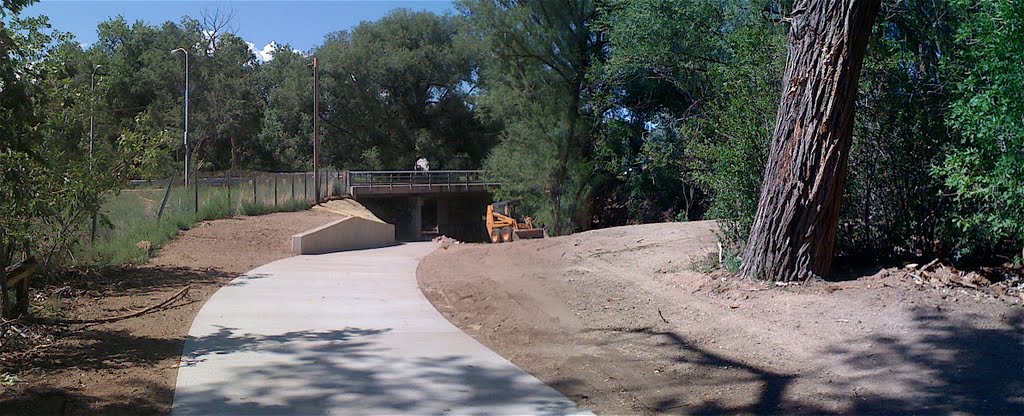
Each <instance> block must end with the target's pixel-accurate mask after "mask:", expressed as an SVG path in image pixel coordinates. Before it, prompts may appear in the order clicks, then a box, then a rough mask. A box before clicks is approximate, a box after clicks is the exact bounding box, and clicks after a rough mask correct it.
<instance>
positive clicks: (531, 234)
mask: <svg viewBox="0 0 1024 416" xmlns="http://www.w3.org/2000/svg"><path fill="white" fill-rule="evenodd" d="M513 232H514V233H515V234H516V239H517V240H518V239H520V238H522V239H529V238H544V237H547V236H548V233H547V231H545V230H544V229H543V228H530V229H525V230H515V231H513Z"/></svg>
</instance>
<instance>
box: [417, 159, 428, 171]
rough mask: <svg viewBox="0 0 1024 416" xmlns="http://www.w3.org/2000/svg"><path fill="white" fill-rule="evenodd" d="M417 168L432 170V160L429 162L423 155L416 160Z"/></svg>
mask: <svg viewBox="0 0 1024 416" xmlns="http://www.w3.org/2000/svg"><path fill="white" fill-rule="evenodd" d="M415 169H416V170H422V171H424V172H426V171H429V170H430V162H427V158H425V157H421V158H419V159H417V160H416V168H415Z"/></svg>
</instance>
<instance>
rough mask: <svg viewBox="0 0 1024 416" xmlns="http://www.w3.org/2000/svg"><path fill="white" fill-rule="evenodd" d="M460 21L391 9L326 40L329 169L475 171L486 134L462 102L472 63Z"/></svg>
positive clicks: (488, 140)
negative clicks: (421, 162)
mask: <svg viewBox="0 0 1024 416" xmlns="http://www.w3.org/2000/svg"><path fill="white" fill-rule="evenodd" d="M461 19H462V18H461V17H457V16H448V15H444V16H439V15H436V14H433V13H429V12H413V11H409V10H405V9H397V10H395V11H392V12H391V13H390V14H388V15H387V16H385V17H383V18H382V19H380V20H378V21H376V22H363V23H361V24H359V26H357V27H356V28H355V29H353V30H352V31H350V32H348V31H346V32H338V33H334V34H331V35H329V36H328V38H327V40H326V41H325V43H324V45H323V46H322V47H320V48H319V49H318V50H316V51H315V52H314V53H315V54H316V55H317V57H318V58H319V59H320V64H321V66H320V67H321V71H322V75H321V79H320V83H321V91H322V94H323V102H322V107H321V109H322V112H323V114H322V117H323V120H324V124H323V127H324V130H325V132H324V133H325V135H324V137H325V140H324V141H323V142H322V143H323V145H324V150H325V154H326V155H327V157H328V159H329V160H331V161H332V162H333V163H334V164H335V165H336V166H344V167H348V168H357V169H358V168H372V169H411V168H412V167H413V164H414V163H415V161H416V159H418V158H419V157H426V158H428V159H429V160H430V165H431V167H432V168H441V169H445V168H448V169H450V168H456V169H458V168H463V169H464V168H477V167H479V166H480V163H481V161H482V160H483V158H484V156H486V154H487V152H488V151H489V150H490V147H491V145H492V144H493V135H492V134H489V133H488V131H487V129H486V128H485V126H484V125H483V124H482V123H481V122H480V121H479V120H476V119H474V117H473V109H472V108H471V104H470V103H469V100H470V96H471V94H472V91H473V89H474V84H475V83H474V81H473V74H474V73H475V72H476V59H475V57H474V56H472V55H471V54H470V52H471V50H469V49H467V48H463V47H461V45H458V44H457V43H456V42H457V40H458V39H459V36H458V35H459V31H460V25H461V24H462V23H461Z"/></svg>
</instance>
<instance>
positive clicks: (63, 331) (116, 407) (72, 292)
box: [0, 267, 232, 415]
mask: <svg viewBox="0 0 1024 416" xmlns="http://www.w3.org/2000/svg"><path fill="white" fill-rule="evenodd" d="M231 277H232V276H231V275H230V274H227V273H222V272H218V271H215V270H196V269H190V268H182V267H116V268H113V267H112V268H107V269H102V270H100V271H96V272H89V273H77V274H64V275H61V276H57V277H53V278H50V279H48V280H46V281H40V282H38V284H39V285H40V286H43V287H41V288H40V289H38V290H37V291H36V292H34V293H37V294H39V296H40V297H41V298H42V299H43V300H38V299H37V300H36V301H35V302H36V304H37V306H45V305H46V304H47V303H50V302H51V301H49V300H46V299H47V298H49V299H53V300H57V301H60V302H61V305H62V306H60V312H61V315H63V316H64V317H74V318H99V317H106V316H116V315H120V314H123V313H126V312H130V311H132V310H137V309H140V308H142V307H145V306H149V305H151V304H154V303H156V302H159V301H160V300H162V299H165V298H167V297H168V296H170V294H172V293H174V292H176V291H177V290H179V289H181V288H183V287H184V286H186V285H192V288H193V291H200V290H202V291H212V290H215V289H216V287H217V286H220V285H222V284H224V283H225V282H227V281H228V279H230V278H231ZM190 296H191V292H190V294H188V295H186V297H185V298H183V299H179V300H177V301H175V302H173V303H171V304H170V305H169V307H166V308H161V309H157V310H155V311H153V312H150V313H147V314H143V315H141V316H139V317H135V318H130V319H127V320H122V321H117V322H114V323H111V324H103V325H63V326H61V325H39V324H31V326H30V327H29V329H30V330H31V331H32V333H33V334H37V335H38V336H37V339H36V340H35V341H33V345H29V346H27V347H24V348H21V349H17V350H6V349H2V348H0V373H11V374H17V375H18V377H19V380H20V381H19V382H17V383H15V384H14V385H13V386H10V387H0V415H9V414H10V415H65V414H90V415H135V414H146V415H151V414H161V413H166V412H167V411H168V410H169V409H170V405H171V398H172V396H173V393H174V392H173V388H172V387H173V384H171V386H167V385H166V384H161V383H158V382H156V380H160V379H161V378H163V377H165V375H166V377H173V371H175V370H174V369H173V368H172V367H170V364H167V363H168V361H171V362H177V360H178V358H179V357H180V356H181V352H182V347H183V346H184V339H183V338H182V337H181V334H182V332H179V331H187V328H188V326H189V325H190V324H191V321H192V314H191V312H188V310H189V309H190V308H193V307H194V305H196V304H197V303H199V302H203V301H204V300H205V296H203V295H197V296H196V297H190ZM111 299H115V300H116V299H120V300H116V301H115V302H113V303H111V302H108V301H110V300H111ZM41 312H42V311H36V313H37V314H38V313H41ZM0 341H2V340H0ZM0 345H2V343H0ZM168 372H170V374H168Z"/></svg>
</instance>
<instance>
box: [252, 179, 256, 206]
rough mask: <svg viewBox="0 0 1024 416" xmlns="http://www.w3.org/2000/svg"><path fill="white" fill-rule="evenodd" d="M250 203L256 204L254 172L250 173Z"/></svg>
mask: <svg viewBox="0 0 1024 416" xmlns="http://www.w3.org/2000/svg"><path fill="white" fill-rule="evenodd" d="M252 203H253V204H254V205H255V204H256V172H253V173H252Z"/></svg>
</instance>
